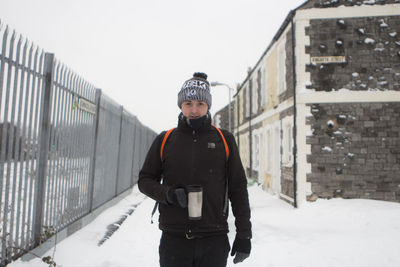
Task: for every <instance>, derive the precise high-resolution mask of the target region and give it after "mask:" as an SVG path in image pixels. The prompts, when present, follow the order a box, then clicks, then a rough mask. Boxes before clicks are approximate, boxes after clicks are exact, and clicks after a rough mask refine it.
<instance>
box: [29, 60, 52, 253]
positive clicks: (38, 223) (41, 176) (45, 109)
mask: <svg viewBox="0 0 400 267" xmlns="http://www.w3.org/2000/svg"><path fill="white" fill-rule="evenodd" d="M53 77H54V54H51V53H46V54H45V59H44V80H43V85H42V93H41V99H42V102H41V103H42V104H41V106H40V118H39V136H40V140H39V159H38V163H37V166H38V169H37V177H36V181H35V195H34V212H35V213H34V221H33V223H34V225H33V232H34V237H35V245H39V244H40V242H41V234H42V226H43V225H42V223H43V215H44V203H45V187H46V183H45V181H46V173H47V161H48V152H49V134H50V110H51V93H52V88H53Z"/></svg>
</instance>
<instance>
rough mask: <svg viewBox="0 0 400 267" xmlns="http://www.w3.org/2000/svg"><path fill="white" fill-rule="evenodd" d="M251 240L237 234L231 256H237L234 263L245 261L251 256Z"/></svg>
mask: <svg viewBox="0 0 400 267" xmlns="http://www.w3.org/2000/svg"><path fill="white" fill-rule="evenodd" d="M250 250H251V242H250V239H244V238H238V237H237V236H236V238H235V241H233V246H232V251H231V256H234V255H235V254H236V256H235V258H234V259H233V263H239V262H242V261H244V260H245V259H247V258H248V257H249V256H250Z"/></svg>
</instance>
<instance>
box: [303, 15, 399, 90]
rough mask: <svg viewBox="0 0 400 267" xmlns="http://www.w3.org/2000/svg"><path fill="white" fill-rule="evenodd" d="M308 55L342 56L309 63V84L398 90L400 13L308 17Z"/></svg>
mask: <svg viewBox="0 0 400 267" xmlns="http://www.w3.org/2000/svg"><path fill="white" fill-rule="evenodd" d="M306 33H307V34H308V35H309V37H310V46H309V47H306V51H307V53H309V54H310V56H311V57H321V56H345V58H346V62H345V63H340V64H310V65H308V66H307V67H306V70H307V71H309V72H311V85H309V86H308V87H309V88H312V89H315V90H316V91H334V90H339V89H343V88H345V89H349V90H354V91H365V90H396V91H400V16H386V17H362V18H344V19H317V20H311V21H310V26H309V28H307V29H306Z"/></svg>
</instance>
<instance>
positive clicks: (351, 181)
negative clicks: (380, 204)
mask: <svg viewBox="0 0 400 267" xmlns="http://www.w3.org/2000/svg"><path fill="white" fill-rule="evenodd" d="M232 104H233V105H232V114H233V116H231V119H232V121H231V123H232V126H233V132H234V134H235V136H236V138H237V142H238V144H239V149H240V154H241V157H242V160H243V164H244V166H245V168H246V170H247V174H248V176H249V177H252V178H255V179H257V180H258V182H259V183H260V184H262V185H263V187H264V189H265V190H267V191H271V192H273V193H276V194H279V196H280V197H281V198H282V199H284V200H286V201H288V202H290V203H292V204H293V205H294V206H297V205H299V204H301V203H303V202H305V201H306V200H313V199H316V198H318V197H323V198H331V197H344V198H369V199H380V200H387V201H396V202H400V175H399V173H400V115H399V114H400V0H386V1H384V0H381V1H378V0H376V1H356V0H331V1H325V0H310V1H305V2H304V3H303V4H302V5H301V6H299V7H297V8H296V9H294V10H292V11H291V12H290V13H289V14H288V16H287V17H286V19H285V21H284V22H283V23H282V25H281V27H280V29H279V31H278V32H277V33H276V35H275V37H274V38H273V40H272V41H271V42H270V44H269V45H268V47H267V48H266V50H265V52H264V53H263V54H262V55H261V57H260V58H259V60H258V62H257V63H256V64H255V66H254V67H252V68H251V69H249V71H248V75H247V78H246V79H245V80H244V81H243V82H242V83H241V84H240V86H238V90H237V93H236V94H235V96H234V99H233V102H232ZM227 114H228V106H227V107H225V108H224V109H222V110H221V111H219V112H218V113H217V114H216V115H215V116H216V117H217V118H216V121H220V122H221V125H220V126H221V127H226V125H227V124H228V123H227V118H228V115H227Z"/></svg>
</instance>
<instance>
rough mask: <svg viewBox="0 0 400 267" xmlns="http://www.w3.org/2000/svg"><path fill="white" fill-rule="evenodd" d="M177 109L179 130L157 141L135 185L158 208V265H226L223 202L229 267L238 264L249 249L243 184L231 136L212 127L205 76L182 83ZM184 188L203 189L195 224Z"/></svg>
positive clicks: (171, 266)
mask: <svg viewBox="0 0 400 267" xmlns="http://www.w3.org/2000/svg"><path fill="white" fill-rule="evenodd" d="M178 106H179V108H180V109H181V111H182V112H181V114H180V115H179V120H178V127H177V128H176V129H174V130H173V131H172V132H171V133H170V134H169V136H168V138H165V135H166V132H162V133H161V134H160V135H159V136H157V137H156V139H155V140H154V142H153V144H152V146H151V147H150V149H149V152H148V154H147V157H146V160H145V162H144V164H143V167H142V170H141V171H140V173H139V181H138V185H139V189H140V191H141V192H142V193H144V194H146V195H148V196H149V197H151V198H153V199H155V200H156V201H157V202H158V203H159V204H160V205H159V211H160V217H159V228H160V229H161V230H162V232H163V233H162V236H161V240H160V246H159V253H160V266H161V267H189V266H196V267H223V266H226V263H227V258H228V253H229V250H230V245H229V240H228V236H227V233H228V223H227V217H228V212H227V209H228V205H227V204H228V197H229V200H230V202H231V206H232V211H233V214H234V216H235V225H236V238H235V241H234V243H233V246H232V251H231V255H232V256H235V258H234V263H238V262H241V261H243V260H244V259H246V258H247V257H248V256H249V255H250V250H251V242H250V239H251V234H252V233H251V223H250V207H249V201H248V192H247V180H246V176H245V173H244V170H243V166H242V163H241V160H240V157H239V151H238V148H237V145H236V142H235V139H234V137H233V135H232V134H231V133H229V132H228V131H225V130H221V134H223V135H221V134H220V133H219V132H218V129H217V128H215V127H213V126H212V125H211V115H210V113H209V109H210V107H211V94H210V84H209V82H208V81H207V75H206V74H205V73H195V74H194V75H193V78H191V79H189V80H187V81H186V82H185V83H184V84H183V86H182V88H181V90H180V92H179V94H178ZM224 142H226V143H227V147H225V144H224ZM161 150H162V151H161ZM228 153H229V155H228ZM189 185H199V186H200V187H201V188H202V200H201V201H202V204H201V217H200V218H199V219H198V220H191V219H190V218H189V214H188V207H187V206H188V201H187V200H188V195H187V194H188V190H187V188H188V186H189ZM226 193H227V194H226Z"/></svg>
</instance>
